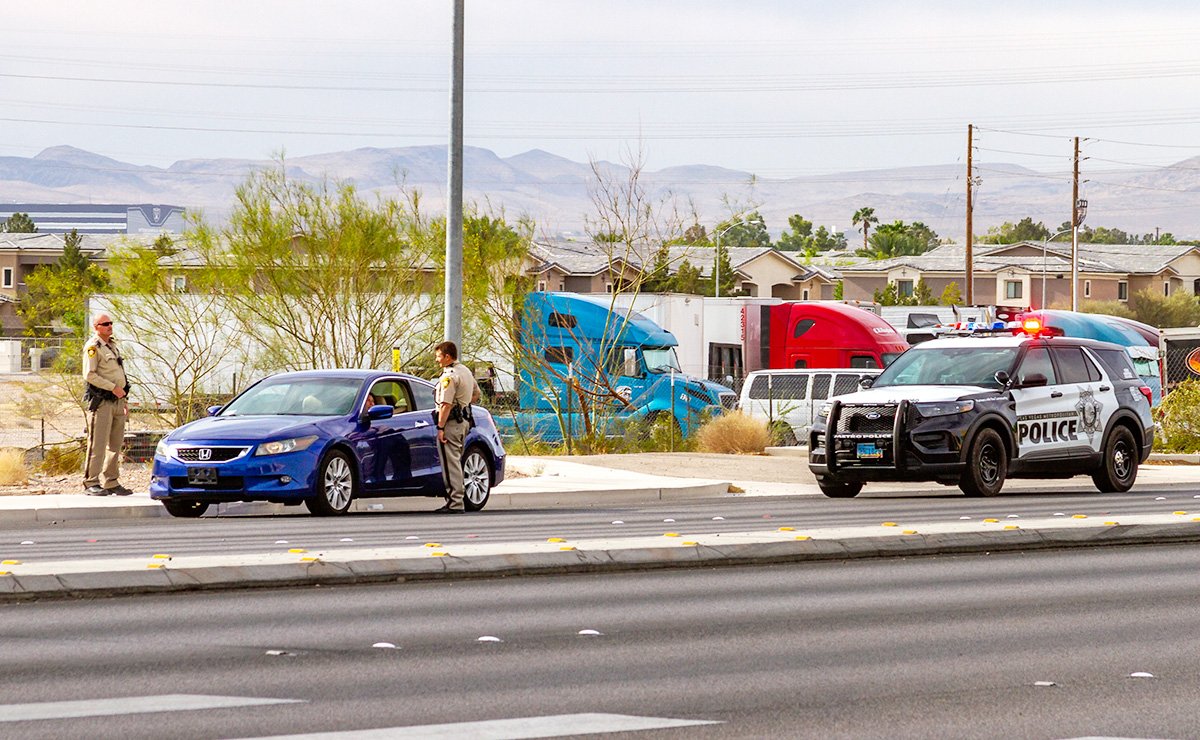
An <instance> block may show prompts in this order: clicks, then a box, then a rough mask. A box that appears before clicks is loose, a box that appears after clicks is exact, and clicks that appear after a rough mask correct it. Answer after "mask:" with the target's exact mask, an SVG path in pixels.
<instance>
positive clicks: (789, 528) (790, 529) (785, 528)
mask: <svg viewBox="0 0 1200 740" xmlns="http://www.w3.org/2000/svg"><path fill="white" fill-rule="evenodd" d="M779 531H780V532H795V531H796V528H795V527H780V528H779Z"/></svg>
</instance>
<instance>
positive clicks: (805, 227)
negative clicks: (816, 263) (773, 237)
mask: <svg viewBox="0 0 1200 740" xmlns="http://www.w3.org/2000/svg"><path fill="white" fill-rule="evenodd" d="M788 227H790V229H791V230H790V231H789V230H788V229H784V231H783V233H782V234H780V235H779V241H778V242H776V243H775V246H776V247H777V248H778V249H779V250H781V251H784V252H805V251H807V250H809V249H810V248H811V247H812V246H813V223H812V221H809V220H808V219H806V218H804V217H803V216H801V215H800V214H799V213H795V214H792V215H791V216H788Z"/></svg>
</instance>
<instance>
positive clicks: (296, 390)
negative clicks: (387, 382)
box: [221, 378, 363, 416]
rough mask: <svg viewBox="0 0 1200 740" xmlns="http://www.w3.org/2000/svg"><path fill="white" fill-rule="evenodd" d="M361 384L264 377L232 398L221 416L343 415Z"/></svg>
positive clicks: (319, 379) (347, 379)
mask: <svg viewBox="0 0 1200 740" xmlns="http://www.w3.org/2000/svg"><path fill="white" fill-rule="evenodd" d="M362 384H363V382H362V381H361V380H359V379H357V378H303V379H299V378H278V379H273V378H267V379H266V380H264V381H262V382H261V383H259V384H257V385H255V386H253V387H252V388H250V389H248V390H247V391H246V392H245V393H243V394H242V395H240V396H238V397H237V398H235V399H233V400H232V401H231V402H230V403H229V405H228V406H226V407H225V408H223V409H222V410H221V416H344V415H346V414H349V413H350V411H351V409H353V408H354V399H355V398H356V397H357V396H358V391H359V389H361V388H362Z"/></svg>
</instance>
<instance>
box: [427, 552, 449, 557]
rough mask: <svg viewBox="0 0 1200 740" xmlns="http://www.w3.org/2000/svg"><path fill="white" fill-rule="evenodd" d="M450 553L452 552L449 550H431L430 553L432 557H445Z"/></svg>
mask: <svg viewBox="0 0 1200 740" xmlns="http://www.w3.org/2000/svg"><path fill="white" fill-rule="evenodd" d="M449 554H450V553H448V552H431V553H429V555H430V556H431V557H435V558H444V557H446V556H447V555H449Z"/></svg>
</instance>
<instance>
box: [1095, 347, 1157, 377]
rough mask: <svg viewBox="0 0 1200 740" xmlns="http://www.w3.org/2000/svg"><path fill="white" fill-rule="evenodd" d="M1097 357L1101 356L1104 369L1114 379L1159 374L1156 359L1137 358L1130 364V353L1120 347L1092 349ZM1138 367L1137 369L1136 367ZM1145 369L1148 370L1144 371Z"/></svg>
mask: <svg viewBox="0 0 1200 740" xmlns="http://www.w3.org/2000/svg"><path fill="white" fill-rule="evenodd" d="M1091 351H1092V352H1093V353H1094V354H1095V355H1096V356H1097V357H1099V358H1100V362H1101V364H1103V365H1104V369H1105V370H1107V371H1108V375H1109V377H1111V378H1114V379H1118V378H1119V379H1121V380H1135V379H1136V378H1137V376H1139V375H1157V374H1158V371H1157V369H1156V368H1155V365H1154V360H1150V359H1143V358H1140V357H1139V358H1137V359H1136V360H1133V364H1130V357H1129V355H1127V354H1125V351H1124V350H1120V349H1092V350H1091ZM1135 367H1136V368H1137V369H1136V370H1135V369H1134V368H1135ZM1143 370H1145V371H1146V372H1143Z"/></svg>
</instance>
